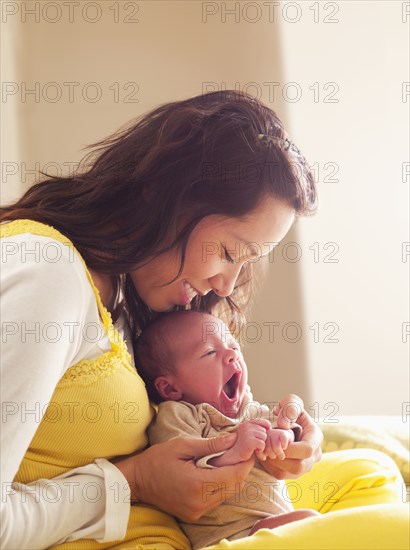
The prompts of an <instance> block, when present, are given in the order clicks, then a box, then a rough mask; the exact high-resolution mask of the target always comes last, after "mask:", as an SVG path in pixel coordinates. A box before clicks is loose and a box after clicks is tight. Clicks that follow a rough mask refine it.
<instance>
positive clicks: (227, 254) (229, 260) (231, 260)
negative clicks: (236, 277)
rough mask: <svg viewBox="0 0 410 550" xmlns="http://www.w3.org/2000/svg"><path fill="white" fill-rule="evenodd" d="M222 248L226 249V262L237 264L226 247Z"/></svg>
mask: <svg viewBox="0 0 410 550" xmlns="http://www.w3.org/2000/svg"><path fill="white" fill-rule="evenodd" d="M222 248H223V249H224V255H225V260H226V261H227V262H228V263H230V264H233V263H235V260H234V259H233V258H232V256H231V255H230V254H229V252H228V251H227V250H226V246H224V245H222Z"/></svg>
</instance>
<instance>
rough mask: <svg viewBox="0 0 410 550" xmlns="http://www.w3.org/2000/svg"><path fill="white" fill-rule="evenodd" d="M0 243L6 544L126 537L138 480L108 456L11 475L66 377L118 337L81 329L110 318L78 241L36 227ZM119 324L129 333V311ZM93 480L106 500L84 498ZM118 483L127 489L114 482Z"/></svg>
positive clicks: (23, 546)
mask: <svg viewBox="0 0 410 550" xmlns="http://www.w3.org/2000/svg"><path fill="white" fill-rule="evenodd" d="M0 243H1V250H0V275H1V287H0V291H1V304H0V305H1V310H0V311H1V316H0V322H1V354H0V365H1V402H2V418H1V464H0V472H1V489H2V498H1V541H0V546H1V548H2V549H5V550H6V549H9V548H10V549H13V550H15V549H16V548H19V549H31V548H33V549H37V550H38V549H41V548H47V547H49V546H52V545H55V544H60V543H63V542H68V541H73V540H77V539H80V538H90V539H96V540H97V541H99V542H105V541H112V540H118V539H119V540H121V539H122V538H123V537H124V536H125V533H126V528H127V523H128V518H129V513H130V504H129V487H128V484H127V481H126V479H125V477H124V476H123V475H122V473H121V472H120V470H119V469H118V468H116V467H115V466H114V465H113V464H111V463H110V462H109V461H107V460H105V459H96V460H95V462H94V463H92V464H89V465H86V466H82V467H80V468H75V469H73V470H71V471H69V472H67V473H65V474H63V475H60V476H58V477H56V478H53V480H52V483H50V480H39V481H38V482H35V483H33V484H28V485H22V484H17V483H15V484H12V481H13V478H14V477H15V475H16V473H17V471H18V469H19V466H20V463H21V461H22V459H23V457H24V455H25V453H26V451H27V449H28V447H29V445H30V442H31V440H32V438H33V436H34V434H35V431H36V429H37V428H38V426H39V423H40V421H41V418H42V416H43V414H44V412H45V410H46V406H47V404H48V403H49V402H50V401H51V396H52V394H53V391H54V389H55V387H56V385H57V383H58V381H59V380H60V378H61V377H62V376H63V375H64V373H65V371H66V370H67V369H68V368H70V367H71V366H72V365H75V364H76V363H77V362H79V361H81V360H82V359H94V358H96V357H98V356H99V355H101V354H103V353H104V352H106V351H108V350H110V349H111V344H110V341H109V339H108V336H107V335H105V337H103V338H98V339H93V338H83V337H78V335H79V334H81V330H82V329H83V328H84V327H88V328H90V327H91V329H93V328H94V330H95V327H98V326H100V327H102V323H101V321H100V319H99V314H98V308H97V303H96V299H95V294H94V291H93V289H92V287H91V285H90V282H89V280H88V278H87V275H86V272H85V269H84V266H83V264H82V262H81V260H80V258H79V257H78V255H77V254H75V253H74V252H73V251H72V249H71V248H69V247H68V246H64V245H63V244H62V243H60V242H58V241H55V240H54V239H51V238H49V237H42V236H38V235H32V234H20V235H17V236H13V237H4V238H2V239H0ZM115 327H116V328H117V330H118V331H119V332H120V334H121V335H122V336H124V335H127V331H128V329H127V327H126V326H125V324H124V319H123V318H122V317H120V319H119V320H118V321H117V323H116V324H115ZM102 330H104V328H103V327H102ZM124 333H125V334H124ZM129 352H130V354H131V356H132V349H129ZM91 482H92V483H93V484H96V483H97V484H98V485H99V487H100V489H101V494H102V495H103V496H104V497H103V498H101V499H99V500H98V501H97V502H92V501H91V500H90V499H88V500H87V499H84V498H79V497H78V495H81V492H82V489H83V488H84V487H85V486H86V485H87V484H89V483H91ZM113 484H116V487H118V489H119V493H118V492H113V491H110V490H108V488H109V487H112V486H113ZM43 489H47V490H43ZM53 491H54V493H53ZM53 495H54V498H53ZM76 495H77V498H76Z"/></svg>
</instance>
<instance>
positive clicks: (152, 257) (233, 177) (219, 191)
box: [0, 91, 405, 549]
mask: <svg viewBox="0 0 410 550" xmlns="http://www.w3.org/2000/svg"><path fill="white" fill-rule="evenodd" d="M315 203H316V190H315V186H314V182H313V178H312V176H311V173H310V171H309V169H308V166H307V164H306V161H305V159H304V158H303V157H302V156H301V154H300V152H299V151H298V149H297V148H296V147H295V146H294V145H293V144H291V142H290V141H289V140H288V139H287V137H286V134H285V131H284V129H283V126H282V124H281V122H280V121H279V119H278V118H277V116H276V115H275V114H274V113H273V112H272V111H271V110H270V109H268V108H267V107H266V106H264V105H263V104H261V103H260V102H259V101H257V100H256V99H254V98H251V97H250V96H248V95H246V94H239V93H238V92H232V91H226V92H216V93H210V94H206V95H203V96H198V97H194V98H191V99H188V100H185V101H179V102H175V103H171V104H167V105H163V106H160V107H159V108H157V109H155V110H154V111H152V112H150V113H148V114H147V115H145V116H143V117H141V118H140V119H139V120H138V121H137V122H136V123H135V124H134V125H132V126H131V127H130V128H129V129H127V130H125V131H123V132H122V133H119V134H116V135H114V136H112V137H111V138H109V139H107V140H105V141H103V142H100V143H98V144H95V147H94V150H93V151H92V152H91V153H90V154H89V155H88V156H87V157H86V158H85V160H84V162H83V163H82V165H81V167H80V169H79V171H78V173H77V174H75V175H74V176H73V177H70V178H51V179H46V180H45V181H43V182H41V183H39V184H37V185H34V186H33V187H32V188H30V189H29V190H28V191H27V192H26V193H25V195H24V196H23V197H22V198H21V199H20V200H19V201H17V202H16V203H15V204H13V205H11V206H8V207H4V208H2V209H1V218H0V220H1V222H2V225H1V237H2V239H1V241H2V253H3V259H2V276H3V282H2V293H3V296H2V307H3V314H2V320H3V326H2V328H3V350H2V386H3V395H2V400H3V402H4V405H3V411H4V418H3V426H2V427H3V431H2V488H3V498H2V547H3V548H47V547H50V546H53V547H54V546H58V548H60V549H62V548H76V549H82V548H85V549H91V548H111V547H115V548H136V547H137V546H138V545H141V546H143V547H147V548H178V549H179V548H188V547H189V545H188V541H187V540H186V539H185V537H184V536H183V535H182V532H181V531H180V530H179V529H178V527H177V524H176V523H175V521H174V520H173V519H172V518H171V516H170V515H173V516H176V517H178V518H181V519H184V520H185V521H190V520H194V519H195V518H198V517H200V516H201V515H203V514H204V513H205V512H206V511H208V510H210V509H212V508H214V507H216V506H217V505H218V503H219V502H220V501H221V500H223V499H225V498H228V497H229V496H230V494H232V491H235V490H240V483H241V482H243V480H244V479H245V477H246V475H247V473H248V472H249V470H250V469H251V467H252V465H253V460H250V461H247V462H244V463H242V464H240V465H236V466H232V467H224V468H218V469H215V470H212V471H203V470H199V469H197V468H196V467H195V466H194V459H195V458H196V457H200V456H204V455H206V454H209V453H210V452H215V451H219V450H225V449H227V448H229V447H230V446H231V445H232V444H233V443H234V439H233V440H231V439H229V438H228V439H226V438H219V439H211V440H203V441H190V440H187V439H174V440H172V441H169V442H166V443H163V444H161V445H155V446H153V447H150V448H148V449H146V445H147V440H146V434H145V431H146V428H147V426H148V424H149V422H150V420H151V419H152V415H153V414H154V411H153V409H152V408H151V406H150V404H149V401H148V397H147V393H146V390H145V386H144V385H143V383H142V380H141V379H140V377H139V376H138V374H137V372H136V370H135V368H134V364H133V349H132V341H133V339H134V338H133V336H134V335H138V334H139V332H140V331H141V329H143V328H144V326H145V325H146V324H147V323H149V322H150V320H152V319H153V318H154V317H155V315H156V314H157V312H160V311H165V310H169V309H184V308H189V307H192V308H195V309H198V310H201V311H208V312H213V313H214V314H217V315H220V316H221V317H223V318H225V320H226V321H227V323H228V325H229V327H230V328H231V329H232V331H233V332H234V333H237V332H239V331H240V327H241V322H243V321H244V308H245V306H246V304H247V302H248V301H249V297H250V289H251V288H250V287H251V284H252V279H251V267H252V262H250V260H252V261H256V260H257V259H258V258H259V257H260V256H261V255H263V254H266V253H268V252H269V251H270V250H271V248H272V247H273V246H274V243H278V242H280V240H281V239H282V238H283V237H284V236H285V234H286V233H287V231H288V230H289V228H290V226H291V224H292V223H293V221H294V218H295V216H296V215H303V214H309V213H312V212H313V211H314V209H315ZM266 243H268V244H266ZM125 342H126V343H127V344H128V347H127V345H126V343H125ZM297 422H298V423H299V424H301V425H302V426H303V428H304V435H303V439H302V441H301V442H299V443H295V444H293V445H291V446H290V447H289V449H288V451H287V452H286V456H287V458H286V459H285V460H284V461H278V460H275V461H271V464H270V467H271V471H272V474H273V475H275V476H276V477H277V478H278V479H292V478H293V479H294V478H298V477H299V476H300V475H301V474H303V473H306V472H309V471H310V470H311V469H312V466H313V464H314V463H315V462H317V461H318V460H319V458H320V454H321V453H320V443H321V434H320V431H319V429H318V428H317V426H315V424H314V422H313V420H312V419H311V418H310V416H309V415H308V414H307V413H306V412H305V411H303V412H302V413H301V415H300V417H299V418H298V419H297ZM334 455H335V456H334V457H330V458H329V459H326V460H323V461H322V463H320V464H318V465H317V467H316V468H315V469H314V470H313V471H312V472H311V473H310V474H307V475H305V476H304V477H303V480H305V479H307V480H308V483H310V485H312V484H313V483H317V482H318V480H320V483H321V484H322V483H323V484H324V483H325V482H326V483H327V484H329V483H333V485H332V487H333V488H334V492H333V493H332V495H333V499H329V498H328V499H327V500H326V498H324V497H323V495H322V494H320V496H319V498H315V499H314V498H313V496H314V495H312V491H311V490H309V489H308V488H309V487H310V485H309V484H308V485H305V484H304V485H299V481H298V482H294V483H296V485H297V486H298V487H303V491H301V492H302V497H301V498H300V499H299V501H298V502H295V503H294V504H295V507H302V506H303V507H306V508H307V507H313V508H316V509H318V510H319V511H321V512H325V511H328V510H329V509H332V511H334V510H338V509H340V508H344V507H349V506H357V505H363V504H375V503H380V504H382V503H387V502H390V503H397V502H399V491H400V490H401V486H400V477H399V474H398V472H397V469H396V468H395V466H394V464H393V463H392V461H390V460H389V459H388V458H387V457H384V455H382V454H381V453H374V454H373V453H372V452H369V453H367V454H366V453H365V454H364V455H363V456H361V455H360V453H356V454H355V453H334ZM342 455H343V456H342ZM338 464H340V466H338V469H337V470H336V468H335V466H336V465H338ZM309 476H310V477H309ZM312 476H313V477H312ZM315 476H316V477H315ZM12 481H14V482H15V483H14V484H13V485H11V482H12ZM323 486H324V485H321V487H323ZM209 487H212V488H213V489H212V490H211V491H210V490H208V489H209ZM324 487H325V486H324ZM358 487H360V491H361V493H360V497H361V498H358V495H357V494H356V492H355V491H356V489H357V488H358ZM205 488H206V492H204V491H205ZM325 489H326V487H325ZM325 496H327V497H329V492H327V493H325ZM309 499H310V500H309ZM352 499H355V500H354V501H352ZM314 500H316V502H314V504H313V505H312V502H311V501H314ZM130 501H131V503H132V506H130ZM158 508H159V509H161V510H162V511H160V510H159V509H158ZM392 508H394V514H392V513H391V511H392ZM403 508H404V507H403ZM388 512H390V515H389V513H388ZM375 513H376V516H375ZM377 513H378V514H379V516H377ZM168 514H170V515H168ZM369 517H372V518H374V517H381V518H382V519H383V523H382V522H380V523H378V524H377V525H376V528H379V529H380V526H381V525H383V526H387V528H388V529H391V530H392V531H391V533H392V534H389V535H388V536H387V535H384V534H380V533H377V534H376V535H374V530H375V526H374V525H373V524H372V526H371V528H370V526H369V528H368V529H366V528H363V522H364V521H366V520H367V519H368V518H369ZM314 522H315V523H314ZM318 522H321V523H320V524H319V523H318ZM346 522H348V523H349V526H351V529H353V533H354V534H355V536H356V539H355V542H354V544H353V546H354V547H355V548H367V547H373V548H376V547H377V548H379V547H380V548H393V547H399V546H397V545H398V544H402V541H403V533H404V529H405V521H404V513H403V510H402V508H401V507H400V506H393V507H391V506H390V508H389V507H387V508H386V506H379V507H375V506H372V507H371V509H369V508H368V507H362V508H354V509H352V510H347V511H345V512H343V513H342V512H340V513H338V514H328V515H325V516H323V517H320V518H313V519H312V520H311V521H309V522H308V521H307V522H306V524H307V526H305V527H300V526H298V527H297V528H290V529H289V526H285V527H281V528H278V529H277V530H275V531H272V532H263V531H261V532H259V533H258V534H257V535H255V536H254V537H250V538H248V539H247V540H246V542H244V543H242V541H240V544H241V543H242V544H246V545H247V546H246V547H249V548H262V547H266V548H275V547H285V546H284V545H285V544H288V546H286V548H304V547H314V548H322V547H333V546H332V542H331V538H329V537H330V534H332V536H333V535H334V533H335V530H337V531H338V532H340V535H339V536H340V537H341V539H340V538H339V539H338V544H339V545H341V546H343V541H345V542H346V541H347V540H350V539H349V538H347V539H346V537H349V536H350V535H351V532H352V531H347V530H346V528H345V526H346ZM301 523H304V522H301ZM319 525H320V526H321V529H320V530H319V532H320V534H318V529H317V527H318V526H319ZM312 528H314V531H313V534H312V531H311V529H312ZM383 533H384V531H383ZM312 537H313V538H312ZM72 541H75V542H72ZM340 541H342V542H340ZM387 543H388V544H387ZM240 544H239V545H238V543H237V542H235V543H231V544H230V545H229V547H231V546H232V548H242V547H245V546H241V545H240ZM304 544H305V545H306V544H307V545H309V544H310V546H303V545H304ZM395 544H396V546H394V545H395ZM326 545H329V546H326ZM346 545H347V546H349V545H348V544H347V543H346ZM377 545H379V546H377ZM353 546H352V545H350V547H353ZM220 547H221V548H222V547H226V546H223V543H221V545H220Z"/></svg>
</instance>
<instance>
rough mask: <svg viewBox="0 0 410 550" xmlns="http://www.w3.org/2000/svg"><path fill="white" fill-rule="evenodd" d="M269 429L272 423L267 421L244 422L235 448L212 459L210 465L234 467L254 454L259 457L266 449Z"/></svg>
mask: <svg viewBox="0 0 410 550" xmlns="http://www.w3.org/2000/svg"><path fill="white" fill-rule="evenodd" d="M269 429H270V423H269V421H268V420H265V419H258V420H251V421H248V422H243V423H242V424H240V425H239V426H238V428H237V430H236V433H237V434H238V437H237V440H236V442H235V444H234V446H233V447H231V448H230V449H228V450H227V451H226V452H225V453H224V454H223V455H221V456H217V457H215V458H212V459H211V460H210V461H209V464H211V465H212V466H232V465H234V464H238V463H239V462H243V461H245V460H248V459H249V458H250V457H251V456H252V455H253V453H256V454H257V455H258V454H259V453H261V452H262V451H263V450H264V448H265V443H266V439H267V435H268V430H269ZM280 431H283V430H280Z"/></svg>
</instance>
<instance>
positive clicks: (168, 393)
mask: <svg viewBox="0 0 410 550" xmlns="http://www.w3.org/2000/svg"><path fill="white" fill-rule="evenodd" d="M154 384H155V388H156V390H157V392H158V393H159V395H160V396H161V397H162V399H165V401H179V400H180V399H181V398H182V392H181V390H180V389H178V387H177V386H176V385H175V384H174V383H173V381H172V379H169V378H168V377H167V376H158V378H156V379H155V382H154Z"/></svg>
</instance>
